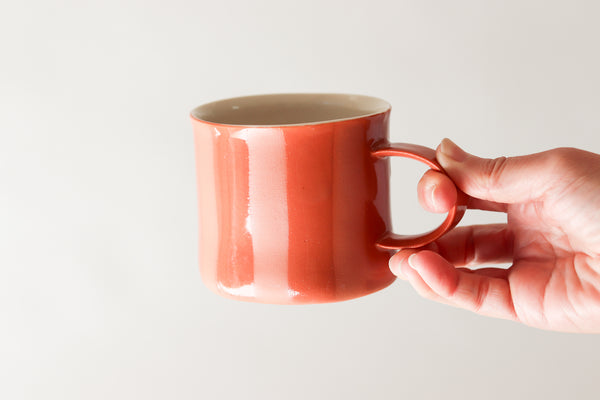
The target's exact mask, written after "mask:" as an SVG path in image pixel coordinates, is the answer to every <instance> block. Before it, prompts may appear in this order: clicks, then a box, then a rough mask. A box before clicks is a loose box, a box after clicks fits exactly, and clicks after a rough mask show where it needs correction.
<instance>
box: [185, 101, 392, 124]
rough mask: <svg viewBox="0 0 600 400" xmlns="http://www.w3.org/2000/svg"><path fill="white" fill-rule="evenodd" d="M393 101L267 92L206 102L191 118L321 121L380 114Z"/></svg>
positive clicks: (244, 121) (225, 121) (251, 121)
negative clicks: (265, 93)
mask: <svg viewBox="0 0 600 400" xmlns="http://www.w3.org/2000/svg"><path fill="white" fill-rule="evenodd" d="M389 109H390V104H389V103H388V102H387V101H385V100H381V99H378V98H376V97H371V96H363V95H350V94H325V93H324V94H316V93H294V94H267V95H257V96H245V97H236V98H231V99H226V100H219V101H215V102H212V103H208V104H204V105H202V106H199V107H196V108H195V109H193V110H192V113H191V114H192V117H193V118H195V119H198V120H200V121H206V122H210V123H214V124H222V125H242V126H287V125H307V124H321V123H326V122H332V121H340V120H347V119H355V118H362V117H366V116H369V115H375V114H380V113H382V112H385V111H387V110H389Z"/></svg>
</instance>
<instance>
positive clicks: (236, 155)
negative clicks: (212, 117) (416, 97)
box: [192, 106, 462, 304]
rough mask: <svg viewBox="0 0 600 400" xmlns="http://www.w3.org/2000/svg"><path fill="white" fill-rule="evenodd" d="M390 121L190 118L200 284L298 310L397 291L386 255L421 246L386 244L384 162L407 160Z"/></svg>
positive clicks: (392, 240) (416, 240)
mask: <svg viewBox="0 0 600 400" xmlns="http://www.w3.org/2000/svg"><path fill="white" fill-rule="evenodd" d="M233 107H236V106H233ZM389 116H390V109H389V107H387V108H386V109H385V110H384V111H383V112H379V113H376V114H372V115H366V116H360V117H357V118H349V119H341V120H336V121H329V122H324V123H309V124H294V125H281V126H268V125H265V126H256V125H231V124H230V125H227V124H222V123H218V122H210V121H207V120H203V119H199V118H197V116H196V117H194V115H193V116H192V123H193V128H194V136H195V145H196V160H197V177H198V188H199V209H200V265H201V274H202V278H203V281H204V282H205V284H206V285H207V286H208V287H210V288H211V289H212V290H214V291H215V292H217V293H218V294H220V295H223V296H226V297H231V298H235V299H238V300H247V301H256V302H264V303H276V304H305V303H324V302H333V301H341V300H347V299H352V298H356V297H359V296H363V295H366V294H368V293H372V292H374V291H377V290H379V289H382V288H384V287H386V286H388V285H389V284H390V283H392V282H393V281H394V279H395V277H394V276H393V275H392V274H391V273H390V271H389V269H388V259H389V257H390V255H391V254H392V251H393V249H395V248H398V247H404V246H406V245H410V244H412V245H421V244H423V243H424V242H423V240H422V239H423V236H419V237H412V238H405V237H399V236H394V235H393V234H390V231H391V223H390V204H389V186H388V185H389V183H388V182H389V162H388V160H387V158H385V157H386V156H389V155H401V156H406V155H405V154H400V153H402V151H404V150H398V148H396V149H395V150H396V151H397V152H400V153H398V154H392V153H390V151H392V150H394V149H391V150H390V148H391V147H390V144H389V143H388V142H387V137H388V122H389ZM401 147H402V146H400V148H401ZM375 150H379V151H380V152H379V153H377V152H374V151H375ZM427 150H428V151H431V150H430V149H427ZM427 150H426V151H425V152H427ZM408 153H409V155H408V156H409V157H413V158H417V159H420V158H428V157H429V156H431V154H429V153H428V154H420V153H419V151H410V150H409V151H408ZM421 153H422V152H421ZM414 154H416V155H414ZM413 155H414V156H413ZM429 158H430V157H429ZM421 161H423V160H422V159H421ZM455 214H456V213H455ZM458 214H460V210H459V211H458ZM461 215H462V214H461ZM455 219H456V215H454V216H452V217H450V216H449V217H448V219H447V222H448V221H449V223H448V224H447V225H448V226H446V227H445V228H444V229H443V230H440V232H437V233H436V234H435V235H437V236H439V235H438V233H439V234H442V233H443V231H444V230H447V229H449V227H450V225H453V224H455V221H454V220H455ZM435 235H434V236H435ZM437 236H436V237H437ZM432 237H433V236H431V234H430V235H429V237H426V239H427V241H430V240H433V239H432ZM380 239H382V240H383V241H382V243H380V244H379V245H377V242H378V240H380ZM394 244H395V245H396V246H394Z"/></svg>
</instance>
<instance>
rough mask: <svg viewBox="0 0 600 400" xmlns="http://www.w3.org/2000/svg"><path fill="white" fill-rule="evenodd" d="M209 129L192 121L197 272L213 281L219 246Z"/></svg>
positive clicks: (212, 143) (212, 149)
mask: <svg viewBox="0 0 600 400" xmlns="http://www.w3.org/2000/svg"><path fill="white" fill-rule="evenodd" d="M211 130H212V129H211V128H209V127H206V126H202V125H199V124H194V142H195V146H196V174H197V175H196V179H197V180H198V203H199V204H198V205H199V207H198V209H199V214H198V219H199V221H200V247H199V248H198V251H199V259H200V274H201V275H202V279H203V280H204V282H207V283H209V284H214V282H216V280H217V279H216V278H217V268H216V266H217V254H218V248H219V237H218V235H217V231H218V219H217V190H216V184H217V183H216V181H217V179H218V177H217V175H216V174H215V161H214V154H215V153H214V139H213V135H212V132H211Z"/></svg>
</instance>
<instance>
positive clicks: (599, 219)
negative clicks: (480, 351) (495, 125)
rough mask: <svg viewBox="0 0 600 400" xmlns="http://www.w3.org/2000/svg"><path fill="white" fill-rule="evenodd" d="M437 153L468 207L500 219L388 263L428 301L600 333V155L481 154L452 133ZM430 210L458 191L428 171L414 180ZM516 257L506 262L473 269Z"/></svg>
mask: <svg viewBox="0 0 600 400" xmlns="http://www.w3.org/2000/svg"><path fill="white" fill-rule="evenodd" d="M437 159H438V161H439V163H440V164H441V165H442V167H444V169H445V170H446V172H447V173H448V175H449V176H450V177H451V178H452V180H453V181H454V182H455V183H456V185H457V186H458V187H459V188H460V189H461V190H463V191H464V192H465V193H466V194H467V195H469V196H470V197H469V203H468V207H469V208H472V209H481V210H489V211H499V212H505V213H506V214H507V223H506V224H494V225H478V226H465V227H458V228H455V229H454V230H453V231H451V232H449V233H448V234H446V235H445V236H443V237H442V238H440V239H438V240H437V241H435V242H434V243H431V244H429V245H427V246H425V247H424V248H422V249H405V250H401V251H399V252H398V253H397V254H395V255H394V256H393V257H392V258H391V259H390V269H391V270H392V272H393V273H394V274H396V275H398V277H400V278H402V279H405V280H408V282H409V283H410V284H411V285H412V286H413V287H414V288H415V289H416V290H417V292H418V293H419V294H420V295H422V296H423V297H426V298H428V299H431V300H436V301H439V302H442V303H446V304H449V305H453V306H457V307H461V308H465V309H467V310H471V311H473V312H476V313H478V314H482V315H488V316H492V317H498V318H506V319H510V320H515V321H518V322H522V323H524V324H526V325H530V326H533V327H537V328H542V329H551V330H557V331H569V332H600V155H598V154H594V153H590V152H586V151H583V150H578V149H572V148H560V149H554V150H550V151H546V152H543V153H537V154H532V155H528V156H521V157H510V158H504V157H502V158H497V159H493V160H492V159H483V158H479V157H476V156H473V155H470V154H468V153H466V152H464V151H463V150H461V149H460V148H459V147H458V146H456V145H455V144H454V143H452V142H451V141H450V140H448V139H444V140H443V141H442V143H441V144H440V146H438V149H437ZM418 194H419V201H420V203H421V204H422V205H423V207H424V208H425V209H427V210H429V211H434V212H447V211H448V209H450V208H451V206H452V205H453V204H454V202H455V201H456V196H457V194H456V188H455V186H454V184H453V183H452V181H451V180H450V179H449V178H448V177H447V176H445V175H443V174H441V173H439V172H434V171H428V172H426V173H425V175H424V176H423V178H422V179H421V181H420V182H419V185H418ZM504 262H512V265H511V266H510V268H508V269H504V268H478V269H471V268H473V267H478V266H480V265H482V264H490V263H504Z"/></svg>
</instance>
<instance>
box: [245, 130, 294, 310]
mask: <svg viewBox="0 0 600 400" xmlns="http://www.w3.org/2000/svg"><path fill="white" fill-rule="evenodd" d="M238 135H240V136H243V137H244V139H245V142H246V143H247V145H248V177H249V211H248V219H247V222H246V224H247V229H248V231H249V232H251V234H252V249H253V257H254V286H255V295H256V297H257V298H260V299H261V300H262V301H267V302H272V303H278V302H287V301H288V299H289V297H293V296H294V295H295V293H294V292H291V291H290V289H289V286H288V248H289V242H288V235H289V224H288V197H287V185H288V182H287V168H286V151H285V149H286V147H285V146H286V143H285V139H284V135H283V131H282V130H281V129H278V128H273V129H265V128H262V129H252V128H247V129H244V130H242V131H240V132H239V133H238Z"/></svg>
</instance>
